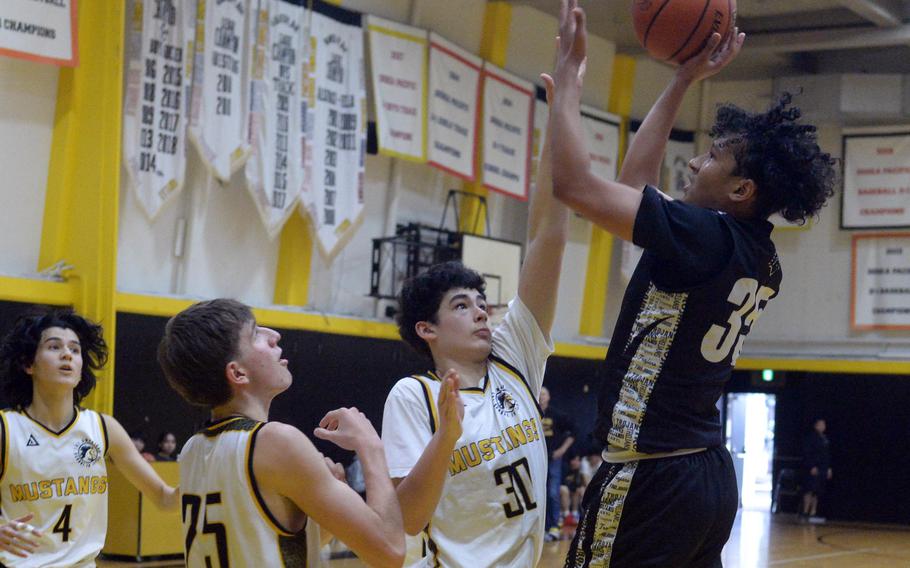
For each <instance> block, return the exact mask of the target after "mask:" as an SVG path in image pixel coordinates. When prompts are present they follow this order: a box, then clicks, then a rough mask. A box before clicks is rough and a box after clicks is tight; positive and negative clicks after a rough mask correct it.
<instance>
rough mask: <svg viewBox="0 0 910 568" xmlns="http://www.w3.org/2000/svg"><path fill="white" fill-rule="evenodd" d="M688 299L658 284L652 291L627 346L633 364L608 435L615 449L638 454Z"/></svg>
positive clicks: (621, 392)
mask: <svg viewBox="0 0 910 568" xmlns="http://www.w3.org/2000/svg"><path fill="white" fill-rule="evenodd" d="M687 298H688V295H687V294H686V293H670V292H662V291H660V290H658V289H657V288H656V287H655V286H654V284H651V287H650V288H649V289H648V293H647V294H646V295H645V298H644V300H643V301H642V306H641V309H640V310H639V312H638V317H637V318H636V320H635V325H633V326H632V333H631V334H630V336H629V342H628V343H627V345H626V346H625V350H626V351H627V352H629V355H631V356H632V361H631V363H629V368H628V370H627V371H626V375H625V377H623V381H622V387H621V388H620V391H619V400H618V401H617V402H616V405H614V406H613V415H612V425H611V428H610V433H609V434H608V435H607V442H608V443H609V444H610V445H611V446H615V447H617V448H622V449H624V450H631V451H633V452H634V451H638V435H639V432H640V431H641V423H642V421H643V420H644V418H645V413H646V412H647V410H648V400H649V399H650V398H651V391H653V390H654V385H655V384H656V383H657V378H658V376H659V375H660V371H661V369H662V368H663V365H664V361H665V360H666V358H667V353H669V351H670V346H671V345H673V339H674V338H675V337H676V328H677V327H678V326H679V320H680V318H681V317H682V314H683V312H684V311H685V308H686V299H687Z"/></svg>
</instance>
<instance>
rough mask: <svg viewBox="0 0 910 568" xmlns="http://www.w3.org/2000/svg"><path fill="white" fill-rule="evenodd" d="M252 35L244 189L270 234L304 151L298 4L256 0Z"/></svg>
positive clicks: (288, 204)
mask: <svg viewBox="0 0 910 568" xmlns="http://www.w3.org/2000/svg"><path fill="white" fill-rule="evenodd" d="M260 2H261V3H260V5H259V10H258V14H255V17H257V18H258V19H259V26H258V33H257V37H256V45H255V53H256V56H255V57H254V65H253V85H252V100H253V106H252V110H251V114H250V140H251V142H252V152H251V154H250V158H249V159H248V160H247V162H246V170H245V171H246V180H247V187H248V188H249V190H250V192H251V193H252V195H253V200H254V201H255V202H256V207H257V209H258V210H259V214H260V216H261V218H262V221H263V223H264V224H265V227H266V230H267V231H268V233H269V235H270V236H273V237H274V236H275V235H277V234H278V232H279V231H280V230H281V227H283V226H284V223H285V221H287V219H288V217H289V216H290V215H291V213H292V212H293V211H294V206H296V205H297V200H298V198H299V197H300V193H301V191H302V190H303V182H304V175H303V152H304V148H305V140H304V131H303V113H304V112H305V108H304V107H303V106H302V101H303V99H302V98H301V94H302V90H303V84H304V81H305V80H306V74H307V53H306V45H307V44H308V43H309V41H308V38H307V37H306V18H307V14H306V8H305V7H304V5H303V0H295V1H289V0H260Z"/></svg>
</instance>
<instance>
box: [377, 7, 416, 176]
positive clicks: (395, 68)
mask: <svg viewBox="0 0 910 568" xmlns="http://www.w3.org/2000/svg"><path fill="white" fill-rule="evenodd" d="M367 30H368V31H369V37H370V61H371V63H372V73H371V74H372V79H373V101H374V102H375V106H376V109H375V110H376V130H377V133H378V138H379V153H380V154H385V155H387V156H392V157H395V158H403V159H405V160H410V161H413V162H425V161H426V160H427V32H426V31H425V30H422V29H420V28H414V27H411V26H405V25H403V24H399V23H396V22H393V21H391V20H386V19H383V18H378V17H376V16H369V17H368V18H367Z"/></svg>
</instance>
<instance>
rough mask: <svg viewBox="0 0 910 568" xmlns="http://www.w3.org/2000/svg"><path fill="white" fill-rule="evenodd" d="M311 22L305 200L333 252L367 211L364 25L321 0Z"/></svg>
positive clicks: (324, 247)
mask: <svg viewBox="0 0 910 568" xmlns="http://www.w3.org/2000/svg"><path fill="white" fill-rule="evenodd" d="M310 26H311V27H310V37H311V40H310V49H311V50H312V54H311V61H312V63H313V66H312V68H311V69H310V73H311V86H310V88H311V89H312V92H313V93H314V94H315V105H314V108H313V112H312V115H311V116H312V130H311V129H310V125H307V132H308V133H309V132H312V135H313V138H312V140H313V156H312V188H311V191H309V192H306V193H305V194H304V196H305V200H304V202H303V203H302V205H303V207H304V208H305V209H306V210H307V212H308V213H309V215H310V217H311V218H312V220H313V225H314V227H315V229H316V236H317V240H318V243H319V249H320V252H321V253H322V254H323V255H324V256H326V257H332V256H334V255H335V254H336V253H337V252H338V251H339V250H340V249H341V247H342V246H343V245H344V243H345V242H347V240H348V239H349V238H350V236H351V235H352V234H353V232H354V230H355V229H356V228H357V226H358V225H359V224H360V221H361V219H362V215H363V168H364V157H365V154H366V90H365V87H366V84H365V80H364V74H365V71H364V60H363V29H362V28H361V16H360V14H359V13H357V12H352V11H350V10H345V9H343V8H339V7H337V6H334V5H332V4H329V3H327V2H323V1H320V0H315V3H314V9H313V13H312V16H311V20H310Z"/></svg>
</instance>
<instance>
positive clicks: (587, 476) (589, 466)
mask: <svg viewBox="0 0 910 568" xmlns="http://www.w3.org/2000/svg"><path fill="white" fill-rule="evenodd" d="M603 462H604V458H603V456H602V455H601V453H600V450H597V449H595V448H592V449H590V450H589V451H588V455H586V456H585V459H583V460H581V477H582V479H584V480H585V486H587V485H588V484H589V483H591V478H592V477H594V474H595V473H597V469H598V468H599V467H600V464H602V463H603Z"/></svg>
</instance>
